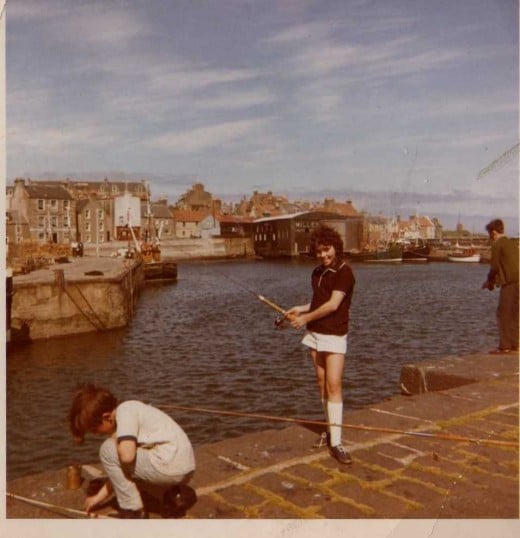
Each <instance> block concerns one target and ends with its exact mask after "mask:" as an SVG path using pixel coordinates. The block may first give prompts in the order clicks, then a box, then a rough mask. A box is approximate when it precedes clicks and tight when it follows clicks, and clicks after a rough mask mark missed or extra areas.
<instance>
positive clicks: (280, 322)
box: [274, 316, 287, 329]
mask: <svg viewBox="0 0 520 538" xmlns="http://www.w3.org/2000/svg"><path fill="white" fill-rule="evenodd" d="M286 321H287V318H286V317H285V316H276V318H275V320H274V326H275V328H276V329H287V323H286Z"/></svg>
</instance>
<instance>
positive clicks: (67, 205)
mask: <svg viewBox="0 0 520 538" xmlns="http://www.w3.org/2000/svg"><path fill="white" fill-rule="evenodd" d="M63 209H65V211H67V209H70V200H63Z"/></svg>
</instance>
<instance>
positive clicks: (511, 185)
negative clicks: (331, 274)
mask: <svg viewBox="0 0 520 538" xmlns="http://www.w3.org/2000/svg"><path fill="white" fill-rule="evenodd" d="M6 17H7V18H6V28H7V30H6V55H7V67H6V84H7V98H6V99H7V182H8V183H11V182H12V181H13V180H14V178H16V177H31V178H33V179H38V178H51V177H71V178H77V179H103V178H104V177H109V178H113V179H128V180H135V179H149V180H150V182H151V190H152V197H159V196H167V197H168V200H169V201H170V203H174V202H175V200H176V199H177V198H178V197H179V196H180V195H181V194H183V193H184V192H186V190H188V189H189V188H190V187H191V185H192V184H193V183H194V182H201V183H203V184H204V185H205V187H206V190H208V191H209V192H211V193H212V194H213V195H214V196H215V197H219V198H221V199H223V200H224V201H227V200H238V199H240V198H241V197H242V196H246V197H249V196H250V195H251V194H252V193H253V191H255V190H257V191H260V192H267V191H269V190H271V191H273V193H275V194H280V195H285V196H287V197H288V198H289V199H290V200H300V199H310V200H323V198H324V197H333V198H335V199H336V200H337V201H342V202H344V201H346V200H352V202H353V204H354V206H355V207H356V208H357V209H358V210H365V211H369V212H371V213H372V214H383V215H387V216H395V215H400V216H401V217H405V218H407V217H408V216H409V215H412V214H415V213H417V214H421V215H429V216H430V217H437V218H439V219H440V221H441V223H443V224H444V225H445V227H447V228H450V227H451V228H453V227H454V226H455V224H456V223H457V221H458V220H459V219H460V221H461V222H462V223H463V224H464V226H465V227H466V228H467V229H469V230H472V231H474V232H475V233H479V232H484V229H483V227H484V225H485V224H486V222H488V221H489V220H490V219H492V218H496V217H501V218H503V219H504V220H505V221H506V226H508V231H509V232H510V234H511V235H513V234H517V233H518V179H519V175H518V138H519V131H518V109H519V98H518V68H519V58H518V56H519V54H518V49H519V47H518V45H519V41H518V20H519V19H518V2H517V0H446V1H445V0H436V1H433V2H432V1H431V0H391V1H389V0H381V1H379V0H276V1H274V0H254V1H253V0H249V1H248V0H197V1H190V0H182V1H181V0H147V1H146V2H142V1H137V0H134V1H126V0H102V1H96V0H88V1H82V0H66V1H64V0H34V1H33V0H10V1H9V2H8V4H7V8H6ZM512 228H513V229H512ZM515 228H516V229H515Z"/></svg>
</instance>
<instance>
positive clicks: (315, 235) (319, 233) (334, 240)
mask: <svg viewBox="0 0 520 538" xmlns="http://www.w3.org/2000/svg"><path fill="white" fill-rule="evenodd" d="M318 245H322V246H326V247H334V250H335V251H336V256H338V257H340V256H342V255H343V241H342V240H341V236H340V235H339V233H338V232H337V231H336V230H335V229H334V228H331V227H330V226H327V225H325V224H320V225H319V226H318V227H317V228H314V230H313V231H312V233H311V237H310V245H309V252H310V254H311V255H312V256H315V255H316V247H317V246H318Z"/></svg>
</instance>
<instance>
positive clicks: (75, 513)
mask: <svg viewBox="0 0 520 538" xmlns="http://www.w3.org/2000/svg"><path fill="white" fill-rule="evenodd" d="M5 495H6V497H9V498H10V499H15V500H17V501H21V502H23V503H26V504H30V505H32V506H37V507H39V508H43V509H44V510H48V511H49V512H53V513H56V514H60V515H62V516H64V517H68V518H72V519H79V518H85V519H87V518H98V519H113V518H112V517H110V516H104V515H103V514H89V513H88V512H84V511H83V510H75V509H74V508H67V507H66V506H58V505H57V504H51V503H47V502H43V501H37V500H36V499H30V498H29V497H23V496H22V495H16V494H15V493H9V492H8V491H6V492H5Z"/></svg>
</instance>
